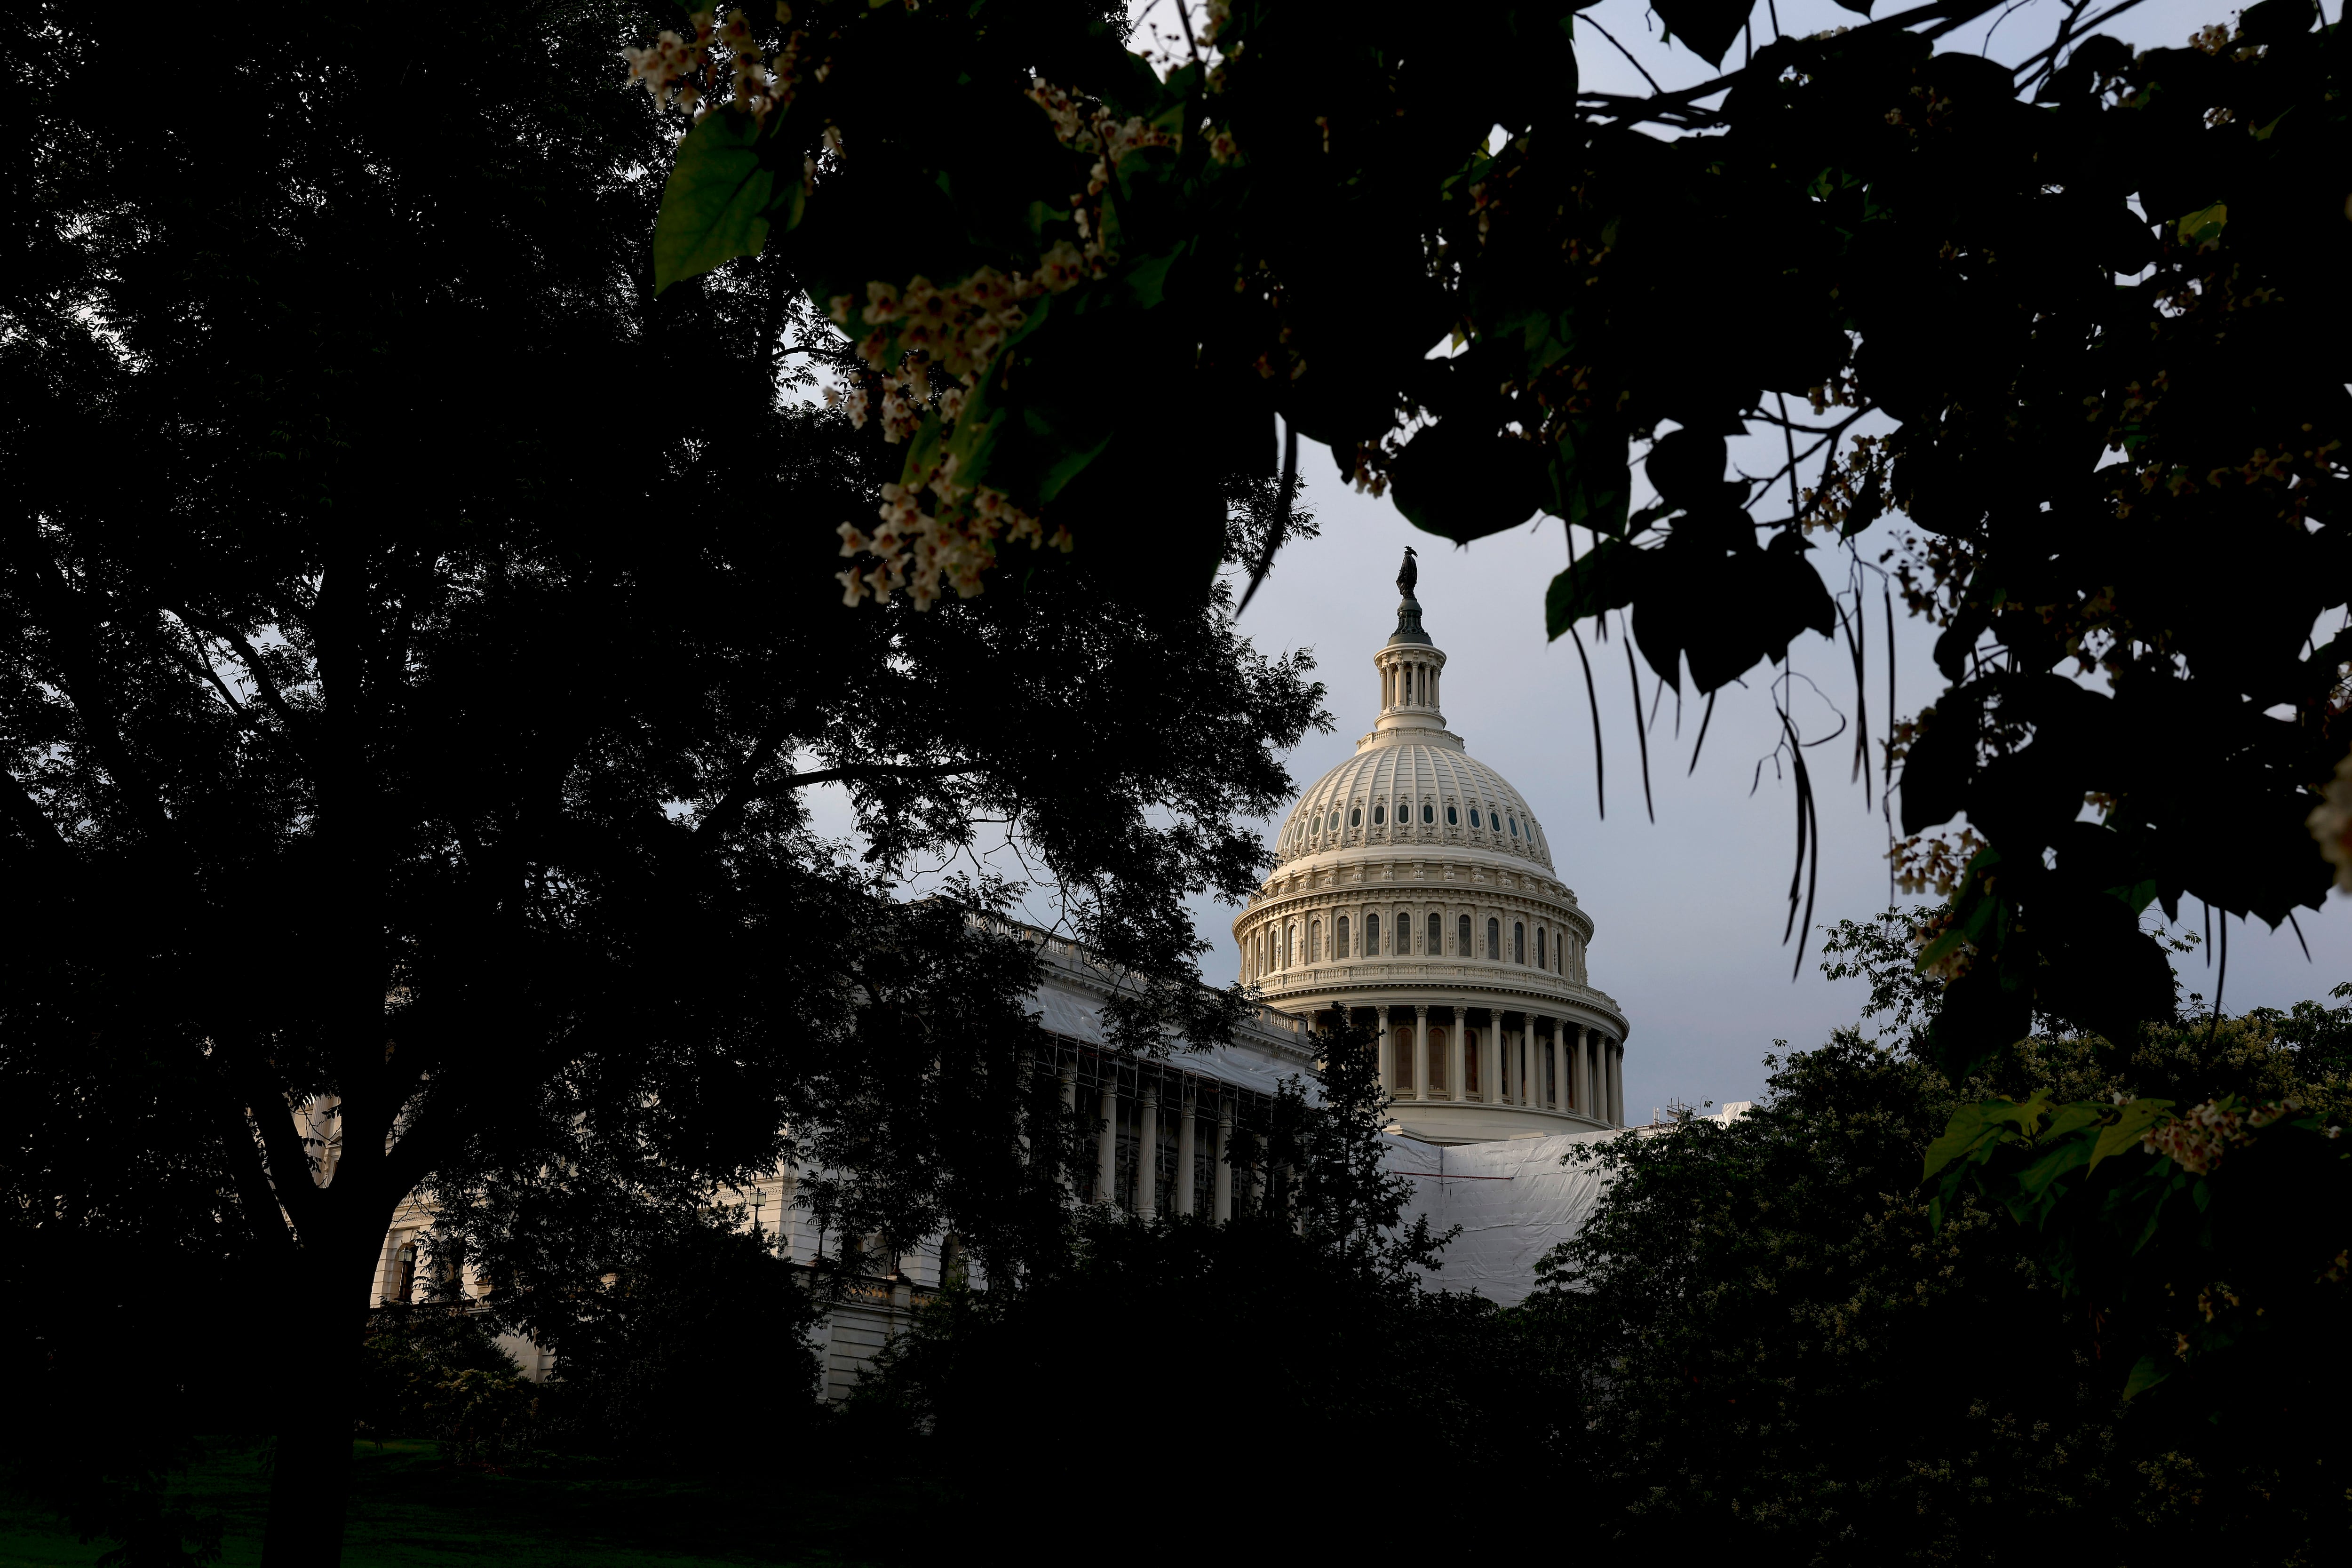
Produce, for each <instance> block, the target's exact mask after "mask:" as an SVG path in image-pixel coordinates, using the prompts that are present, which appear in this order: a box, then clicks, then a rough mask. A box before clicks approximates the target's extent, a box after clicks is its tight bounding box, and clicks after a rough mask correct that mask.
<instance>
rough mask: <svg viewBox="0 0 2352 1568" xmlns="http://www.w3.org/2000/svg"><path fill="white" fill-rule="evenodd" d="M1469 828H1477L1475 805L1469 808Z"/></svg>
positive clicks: (1476, 809)
mask: <svg viewBox="0 0 2352 1568" xmlns="http://www.w3.org/2000/svg"><path fill="white" fill-rule="evenodd" d="M1470 826H1473V827H1475V826H1478V808H1477V807H1476V806H1475V805H1474V806H1472V807H1471V808H1470Z"/></svg>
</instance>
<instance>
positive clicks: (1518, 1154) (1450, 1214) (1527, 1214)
mask: <svg viewBox="0 0 2352 1568" xmlns="http://www.w3.org/2000/svg"><path fill="white" fill-rule="evenodd" d="M1622 1136H1623V1134H1622V1132H1602V1131H1591V1132H1564V1133H1559V1134H1558V1135H1556V1136H1553V1137H1549V1138H1511V1139H1507V1140H1503V1141H1501V1142H1492V1143H1457V1144H1454V1145H1452V1146H1450V1147H1448V1146H1444V1145H1441V1144H1435V1143H1423V1142H1420V1141H1419V1140H1417V1139H1412V1138H1405V1137H1401V1136H1399V1135H1397V1134H1395V1133H1391V1134H1389V1135H1388V1137H1387V1139H1386V1140H1385V1142H1386V1143H1387V1145H1388V1155H1387V1160H1386V1162H1385V1163H1386V1164H1387V1167H1388V1169H1390V1170H1391V1171H1394V1172H1396V1173H1398V1174H1400V1175H1402V1176H1403V1177H1404V1178H1405V1179H1406V1180H1407V1181H1409V1182H1411V1183H1412V1193H1413V1196H1412V1206H1411V1207H1409V1208H1407V1209H1406V1210H1405V1213H1404V1222H1405V1224H1407V1225H1411V1224H1412V1222H1413V1221H1414V1220H1415V1219H1417V1218H1420V1217H1422V1216H1423V1215H1426V1216H1428V1219H1429V1228H1430V1229H1431V1231H1433V1233H1435V1234H1436V1235H1439V1236H1444V1234H1445V1233H1446V1232H1447V1231H1449V1230H1452V1229H1453V1228H1454V1226H1461V1227H1462V1232H1461V1234H1460V1235H1459V1236H1456V1237H1454V1239H1453V1241H1452V1242H1451V1243H1449V1244H1448V1245H1447V1246H1446V1248H1445V1250H1444V1252H1443V1253H1442V1254H1440V1257H1441V1258H1443V1260H1444V1262H1443V1266H1442V1267H1441V1268H1439V1269H1438V1271H1437V1273H1436V1275H1435V1276H1434V1277H1433V1278H1432V1279H1431V1280H1430V1283H1431V1284H1432V1285H1433V1286H1436V1287H1438V1288H1440V1289H1449V1290H1475V1291H1476V1292H1477V1293H1478V1294H1479V1295H1481V1296H1484V1297H1486V1299H1487V1300H1491V1301H1496V1302H1499V1303H1500V1304H1502V1305H1503V1306H1506V1307H1509V1306H1515V1305H1517V1303H1518V1302H1519V1301H1521V1300H1524V1299H1525V1298H1526V1297H1527V1295H1528V1292H1529V1291H1531V1290H1533V1289H1535V1288H1536V1262H1537V1260H1538V1258H1542V1257H1543V1255H1544V1254H1545V1253H1547V1252H1549V1251H1550V1250H1551V1249H1552V1248H1553V1247H1558V1246H1559V1244H1560V1243H1561V1242H1563V1241H1566V1240H1568V1239H1569V1238H1570V1237H1572V1236H1574V1235H1575V1234H1576V1233H1577V1232H1578V1231H1579V1230H1580V1229H1582V1228H1583V1226H1584V1222H1585V1219H1586V1216H1588V1215H1590V1214H1591V1212H1592V1206H1593V1205H1594V1204H1595V1203H1596V1202H1597V1201H1598V1200H1599V1198H1600V1195H1601V1175H1600V1173H1599V1170H1598V1168H1597V1167H1595V1166H1592V1165H1587V1164H1574V1163H1569V1164H1563V1163H1561V1162H1562V1158H1563V1157H1564V1156H1565V1155H1567V1154H1568V1153H1569V1152H1570V1151H1571V1150H1573V1149H1575V1148H1577V1147H1578V1146H1579V1145H1580V1144H1586V1143H1593V1142H1600V1141H1601V1140H1602V1139H1606V1138H1617V1137H1622Z"/></svg>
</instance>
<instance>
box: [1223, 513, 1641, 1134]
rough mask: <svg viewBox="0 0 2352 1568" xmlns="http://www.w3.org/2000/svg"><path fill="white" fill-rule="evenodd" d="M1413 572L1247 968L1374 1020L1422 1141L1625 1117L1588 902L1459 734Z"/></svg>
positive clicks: (1285, 989) (1291, 992)
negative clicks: (1355, 722)
mask: <svg viewBox="0 0 2352 1568" xmlns="http://www.w3.org/2000/svg"><path fill="white" fill-rule="evenodd" d="M1416 576H1417V574H1416V572H1415V568H1414V565H1413V562H1412V555H1411V552H1407V559H1406V563H1405V570H1404V574H1402V575H1401V576H1400V577H1399V579H1398V586H1399V587H1400V588H1401V589H1402V592H1403V602H1402V604H1400V605H1399V606H1398V613H1397V629H1396V632H1395V634H1394V635H1393V636H1392V637H1390V639H1389V641H1388V643H1387V645H1386V646H1385V647H1382V648H1381V650H1380V651H1379V652H1378V653H1377V654H1375V655H1374V656H1373V664H1374V667H1375V668H1377V669H1378V670H1379V672H1380V679H1381V713H1380V718H1379V721H1377V722H1376V723H1375V724H1374V726H1373V728H1372V731H1371V732H1370V734H1368V735H1366V736H1365V737H1364V738H1363V739H1361V740H1360V741H1359V742H1356V754H1355V755H1354V756H1352V757H1350V758H1349V759H1348V760H1347V761H1346V762H1343V763H1340V764H1339V766H1338V767H1336V768H1333V769H1332V770H1331V771H1330V772H1329V773H1326V774H1324V776H1323V777H1322V778H1321V779H1319V780H1318V781H1317V782H1316V783H1315V784H1313V785H1312V786H1310V787H1309V788H1308V789H1307V791H1306V792H1305V793H1304V794H1303V795H1300V796H1299V799H1298V804H1297V805H1296V806H1294V807H1293V808H1292V810H1291V814H1290V816H1289V819H1288V820H1287V821H1286V822H1285V823H1284V825H1283V827H1282V831H1281V833H1280V834H1279V835H1278V836H1277V837H1276V841H1275V851H1276V867H1275V870H1274V872H1273V874H1272V875H1271V876H1269V877H1267V878H1266V879H1265V882H1264V883H1262V884H1261V885H1260V887H1259V889H1258V890H1257V892H1256V893H1255V895H1254V896H1253V897H1252V898H1251V900H1250V902H1249V904H1248V905H1247V906H1246V907H1245V908H1244V910H1243V911H1242V914H1241V916H1240V917H1239V918H1238V919H1237V920H1235V921H1234V937H1235V939H1236V941H1237V942H1239V944H1240V947H1241V952H1242V978H1243V979H1244V980H1245V981H1247V982H1249V983H1250V984H1254V985H1255V986H1256V987H1257V989H1258V990H1259V992H1260V993H1261V994H1262V995H1263V996H1264V997H1265V1000H1266V1002H1267V1003H1268V1004H1270V1005H1273V1006H1276V1007H1278V1008H1280V1009H1282V1010H1283V1011H1285V1012H1286V1013H1291V1014H1294V1015H1299V1016H1317V1015H1326V1016H1328V1015H1330V1014H1334V1013H1339V1014H1345V1015H1346V1016H1349V1017H1350V1018H1351V1019H1353V1020H1354V1021H1355V1022H1357V1023H1358V1024H1360V1025H1370V1026H1374V1027H1376V1028H1377V1030H1378V1037H1379V1039H1380V1042H1381V1079H1382V1082H1384V1083H1385V1084H1386V1085H1387V1086H1388V1088H1389V1092H1390V1095H1391V1099H1392V1100H1393V1102H1394V1103H1393V1107H1392V1110H1393V1112H1394V1116H1395V1121H1396V1124H1397V1126H1398V1128H1399V1130H1400V1131H1403V1132H1405V1133H1407V1134H1409V1135H1411V1136H1413V1137H1418V1138H1423V1139H1425V1140H1427V1141H1429V1142H1441V1143H1459V1142H1482V1141H1485V1140H1487V1139H1494V1138H1514V1137H1532V1136H1539V1135H1541V1134H1544V1133H1549V1132H1559V1131H1573V1130H1575V1129H1576V1128H1579V1127H1594V1126H1604V1127H1614V1126H1622V1125H1623V1122H1624V1108H1623V1084H1622V1061H1623V1050H1624V1040H1625V1036H1626V1033H1627V1026H1626V1021H1625V1016H1624V1014H1623V1012H1622V1010H1621V1009H1620V1008H1619V1007H1618V1005H1617V1004H1616V1003H1615V1002H1614V1001H1613V1000H1612V999H1611V998H1610V997H1608V996H1607V995H1605V994H1602V993H1601V992H1600V991H1597V990H1595V989H1593V987H1592V985H1591V978H1590V975H1589V973H1588V971H1587V968H1586V957H1585V954H1586V949H1587V947H1588V946H1589V944H1590V943H1591V940H1592V932H1593V925H1592V920H1591V916H1590V915H1588V914H1586V913H1585V911H1584V910H1583V909H1582V908H1581V907H1580V905H1579V904H1578V902H1577V898H1576V894H1575V893H1574V892H1573V891H1572V890H1571V889H1569V888H1568V887H1566V886H1565V885H1564V884H1563V883H1561V882H1560V881H1559V879H1558V877H1557V875H1556V874H1555V872H1554V871H1553V868H1552V862H1551V854H1550V848H1549V843H1548V841H1547V838H1546V836H1545V834H1544V830H1543V827H1542V825H1541V824H1540V823H1539V822H1538V820H1537V818H1536V815H1535V813H1534V812H1533V811H1532V810H1530V809H1529V808H1528V803H1527V800H1526V798H1525V797H1524V796H1523V795H1520V794H1519V792H1518V791H1517V790H1516V789H1513V788H1512V787H1511V785H1510V784H1508V783H1507V782H1506V781H1505V780H1504V779H1503V777H1502V776H1501V775H1500V774H1498V773H1496V772H1495V771H1494V770H1493V769H1492V768H1489V767H1487V766H1486V764H1485V763H1480V762H1478V761H1477V760H1475V758H1473V757H1471V756H1470V755H1469V752H1468V751H1467V749H1466V747H1465V745H1464V743H1463V740H1462V738H1461V737H1460V736H1459V735H1455V734H1454V733H1452V732H1451V731H1447V730H1446V728H1445V721H1444V713H1443V712H1442V711H1440V710H1439V708H1438V701H1439V699H1440V696H1441V694H1442V692H1443V689H1444V668H1445V655H1444V653H1442V652H1441V651H1439V650H1438V649H1437V648H1436V647H1434V646H1433V644H1432V643H1431V641H1430V638H1429V637H1428V635H1427V633H1425V632H1424V631H1423V629H1422V626H1421V605H1420V604H1419V603H1418V602H1417V601H1416V600H1415V598H1414V596H1413V592H1412V589H1413V584H1414V581H1415V578H1416Z"/></svg>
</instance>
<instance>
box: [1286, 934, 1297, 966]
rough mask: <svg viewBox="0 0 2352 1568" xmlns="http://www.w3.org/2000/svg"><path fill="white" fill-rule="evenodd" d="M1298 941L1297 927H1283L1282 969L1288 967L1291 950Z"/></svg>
mask: <svg viewBox="0 0 2352 1568" xmlns="http://www.w3.org/2000/svg"><path fill="white" fill-rule="evenodd" d="M1297 940H1298V928H1297V926H1285V927H1284V928H1283V931H1282V967H1283V968H1285V969H1287V968H1289V967H1290V958H1291V950H1292V948H1293V946H1294V945H1295V944H1296V942H1297Z"/></svg>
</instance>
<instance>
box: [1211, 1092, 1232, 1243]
mask: <svg viewBox="0 0 2352 1568" xmlns="http://www.w3.org/2000/svg"><path fill="white" fill-rule="evenodd" d="M1233 1146H1234V1097H1233V1096H1232V1095H1230V1094H1223V1093H1220V1094H1219V1095H1218V1096H1217V1150H1216V1155H1217V1171H1216V1192H1215V1194H1214V1195H1213V1199H1212V1202H1213V1204H1214V1205H1215V1208H1214V1211H1213V1215H1212V1217H1213V1218H1214V1219H1215V1220H1216V1222H1217V1223H1218V1224H1219V1225H1223V1224H1224V1223H1225V1222H1226V1221H1227V1220H1229V1219H1231V1218H1233V1217H1234V1168H1233V1167H1232V1166H1231V1165H1229V1164H1227V1163H1225V1155H1226V1154H1227V1153H1228V1152H1231V1151H1232V1149H1233Z"/></svg>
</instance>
